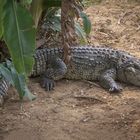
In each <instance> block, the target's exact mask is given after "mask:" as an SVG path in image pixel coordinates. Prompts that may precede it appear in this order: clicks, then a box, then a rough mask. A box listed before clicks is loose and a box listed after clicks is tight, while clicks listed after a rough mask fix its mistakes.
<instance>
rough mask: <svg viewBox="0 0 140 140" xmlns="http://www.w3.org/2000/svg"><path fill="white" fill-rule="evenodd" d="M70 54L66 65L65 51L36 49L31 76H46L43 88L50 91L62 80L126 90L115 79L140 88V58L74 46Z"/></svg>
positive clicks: (108, 50) (105, 49)
mask: <svg viewBox="0 0 140 140" xmlns="http://www.w3.org/2000/svg"><path fill="white" fill-rule="evenodd" d="M70 52H71V58H70V61H69V63H68V65H67V66H66V65H65V63H64V62H63V61H62V58H63V49H62V48H50V49H48V48H43V49H38V50H36V53H35V55H34V59H35V65H34V67H33V70H32V73H31V76H32V77H34V76H38V75H42V74H43V75H44V77H43V80H42V86H43V87H44V88H46V90H51V89H53V87H54V80H59V79H61V78H67V79H85V80H91V81H99V84H100V85H101V86H102V87H104V88H106V89H108V90H109V91H110V92H120V91H121V90H122V88H121V87H120V86H119V85H118V84H117V83H116V82H115V80H118V81H120V82H125V83H130V84H133V85H136V86H140V59H138V58H136V57H134V56H132V55H130V54H129V53H127V52H124V51H120V50H115V49H111V48H105V47H90V46H87V47H71V48H70ZM1 85H2V84H1ZM7 89H8V88H7ZM5 91H6V90H5Z"/></svg>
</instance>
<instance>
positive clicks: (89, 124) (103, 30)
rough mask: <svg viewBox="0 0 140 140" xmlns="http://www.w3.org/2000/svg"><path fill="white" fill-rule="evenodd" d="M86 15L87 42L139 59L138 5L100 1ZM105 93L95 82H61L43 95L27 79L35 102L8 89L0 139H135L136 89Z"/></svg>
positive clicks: (138, 120) (138, 121)
mask: <svg viewBox="0 0 140 140" xmlns="http://www.w3.org/2000/svg"><path fill="white" fill-rule="evenodd" d="M86 12H87V13H88V15H89V17H90V19H91V21H92V33H91V36H90V40H91V42H92V44H95V45H98V44H106V45H109V46H112V47H114V48H119V49H121V50H126V51H128V52H130V53H132V54H135V55H136V56H139V57H140V3H139V4H138V3H134V2H133V3H130V2H127V1H126V0H122V1H121V0H110V1H109V0H108V1H107V0H106V1H105V0H104V1H103V2H102V3H100V4H98V5H94V6H90V7H89V8H88V9H87V10H86ZM122 85H123V87H124V90H123V92H122V94H119V95H111V94H109V93H108V92H107V91H105V90H104V89H102V88H101V87H100V86H98V85H97V84H95V83H92V84H91V83H89V82H86V81H68V80H61V81H59V82H57V83H56V88H55V90H54V91H51V92H46V91H44V89H42V88H41V87H40V85H39V83H38V79H31V82H30V85H29V87H30V89H31V91H32V92H33V93H34V94H36V95H37V99H36V100H34V101H32V102H29V101H26V102H23V103H22V104H21V103H20V102H19V100H18V97H17V94H16V92H15V90H14V89H10V90H9V95H10V98H9V99H8V100H7V102H6V103H5V105H4V107H3V108H0V140H25V139H26V140H140V88H138V87H134V86H128V85H125V84H122Z"/></svg>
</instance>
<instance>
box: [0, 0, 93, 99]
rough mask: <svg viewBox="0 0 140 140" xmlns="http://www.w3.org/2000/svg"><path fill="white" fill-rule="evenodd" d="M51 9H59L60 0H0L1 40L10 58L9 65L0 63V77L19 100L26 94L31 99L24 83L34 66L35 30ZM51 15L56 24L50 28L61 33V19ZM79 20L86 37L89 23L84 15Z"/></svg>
mask: <svg viewBox="0 0 140 140" xmlns="http://www.w3.org/2000/svg"><path fill="white" fill-rule="evenodd" d="M52 6H55V7H60V6H61V0H53V1H52V0H0V40H3V41H5V43H6V45H7V47H8V50H9V52H10V55H11V59H12V63H11V62H9V61H8V62H7V63H4V64H0V74H2V75H3V76H4V77H5V78H6V79H8V81H9V82H10V83H11V84H12V85H13V86H14V87H15V88H16V89H17V91H18V93H19V96H20V98H21V99H22V98H23V96H25V95H26V96H28V97H29V98H30V99H34V96H33V95H32V94H31V93H30V91H29V89H28V88H27V85H26V82H27V76H28V75H29V74H30V72H31V70H32V67H33V64H34V59H33V54H34V52H35V38H36V29H37V27H38V23H39V20H40V19H41V17H42V18H43V13H44V12H45V13H46V10H47V11H48V9H49V7H52ZM77 7H78V6H77ZM77 10H78V8H77ZM50 15H51V18H52V21H55V24H53V26H52V25H51V28H53V29H54V28H55V29H57V30H58V31H60V29H61V26H60V16H56V15H55V16H54V15H53V12H52V13H50ZM52 15H53V16H52ZM47 16H48V17H49V15H47ZM81 17H82V18H83V25H84V30H85V31H86V33H87V34H89V31H90V29H91V25H90V22H89V20H88V18H87V17H86V15H85V14H83V13H81ZM75 25H76V28H77V32H78V33H79V34H81V36H82V37H85V34H84V33H83V31H82V30H83V29H82V28H81V27H80V24H78V23H76V24H75Z"/></svg>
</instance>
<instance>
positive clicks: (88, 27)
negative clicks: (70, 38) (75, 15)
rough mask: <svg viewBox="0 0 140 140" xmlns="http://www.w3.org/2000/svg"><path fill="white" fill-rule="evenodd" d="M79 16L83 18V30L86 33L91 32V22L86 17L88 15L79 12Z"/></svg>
mask: <svg viewBox="0 0 140 140" xmlns="http://www.w3.org/2000/svg"><path fill="white" fill-rule="evenodd" d="M80 17H81V18H82V20H83V25H84V31H85V33H86V34H87V35H89V33H90V32H91V22H90V19H89V18H88V16H87V15H86V14H85V13H83V12H81V13H80Z"/></svg>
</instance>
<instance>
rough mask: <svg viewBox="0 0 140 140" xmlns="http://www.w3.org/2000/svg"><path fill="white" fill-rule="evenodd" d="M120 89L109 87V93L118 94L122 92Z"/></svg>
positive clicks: (115, 86)
mask: <svg viewBox="0 0 140 140" xmlns="http://www.w3.org/2000/svg"><path fill="white" fill-rule="evenodd" d="M122 90H123V89H122V87H121V86H118V85H114V86H113V87H111V88H110V89H109V92H111V93H120V92H121V91H122Z"/></svg>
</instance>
